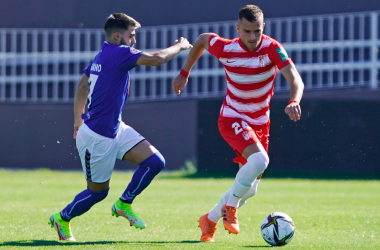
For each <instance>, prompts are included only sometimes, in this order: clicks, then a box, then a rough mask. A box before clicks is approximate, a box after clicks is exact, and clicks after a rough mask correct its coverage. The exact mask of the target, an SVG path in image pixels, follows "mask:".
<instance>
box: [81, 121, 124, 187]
mask: <svg viewBox="0 0 380 250" xmlns="http://www.w3.org/2000/svg"><path fill="white" fill-rule="evenodd" d="M76 145H77V149H78V152H79V157H80V159H81V163H82V168H83V173H84V175H85V178H86V180H87V181H90V182H92V183H99V185H100V186H104V185H105V184H102V183H106V182H107V181H109V179H110V178H111V175H112V171H113V168H114V166H115V161H116V154H117V144H116V143H115V141H114V140H113V139H111V138H106V137H103V136H100V135H98V134H96V133H95V132H93V131H92V130H90V129H89V128H88V127H87V126H86V125H85V124H84V125H82V126H81V127H80V129H79V131H78V134H77V139H76ZM95 185H96V184H95ZM91 190H92V189H91ZM94 191H95V190H94Z"/></svg>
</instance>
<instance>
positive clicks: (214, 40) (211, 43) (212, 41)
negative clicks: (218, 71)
mask: <svg viewBox="0 0 380 250" xmlns="http://www.w3.org/2000/svg"><path fill="white" fill-rule="evenodd" d="M216 40H218V38H217V37H214V38H213V39H211V41H210V46H212V45H214V43H215V42H216Z"/></svg>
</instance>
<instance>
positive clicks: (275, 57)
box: [268, 41, 292, 69]
mask: <svg viewBox="0 0 380 250" xmlns="http://www.w3.org/2000/svg"><path fill="white" fill-rule="evenodd" d="M268 56H269V59H270V60H271V61H272V62H273V63H274V64H276V66H277V67H278V69H282V68H283V67H285V66H286V65H289V64H291V63H292V59H291V58H289V56H288V54H287V53H286V50H285V49H284V47H282V45H281V44H280V43H279V42H277V41H273V43H272V44H271V45H270V46H269V52H268Z"/></svg>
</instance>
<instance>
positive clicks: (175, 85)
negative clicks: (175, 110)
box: [172, 74, 188, 95]
mask: <svg viewBox="0 0 380 250" xmlns="http://www.w3.org/2000/svg"><path fill="white" fill-rule="evenodd" d="M187 81H188V78H186V77H184V76H183V75H181V74H178V75H177V76H176V77H175V78H174V79H173V81H172V89H173V90H174V92H175V93H176V94H177V95H179V94H181V91H182V89H183V88H184V87H185V86H186V84H187Z"/></svg>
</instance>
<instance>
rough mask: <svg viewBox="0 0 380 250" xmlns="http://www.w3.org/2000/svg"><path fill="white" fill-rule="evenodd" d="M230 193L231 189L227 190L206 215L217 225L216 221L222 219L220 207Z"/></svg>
mask: <svg viewBox="0 0 380 250" xmlns="http://www.w3.org/2000/svg"><path fill="white" fill-rule="evenodd" d="M230 191H231V189H229V190H228V191H227V192H225V193H224V195H223V196H222V198H221V199H220V201H219V202H218V204H216V205H215V207H214V208H213V209H211V211H210V212H209V213H208V217H207V218H208V219H209V220H211V221H213V222H215V223H218V221H219V220H220V218H222V211H221V210H222V207H223V205H224V204H226V202H227V200H228V198H229V197H230Z"/></svg>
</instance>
